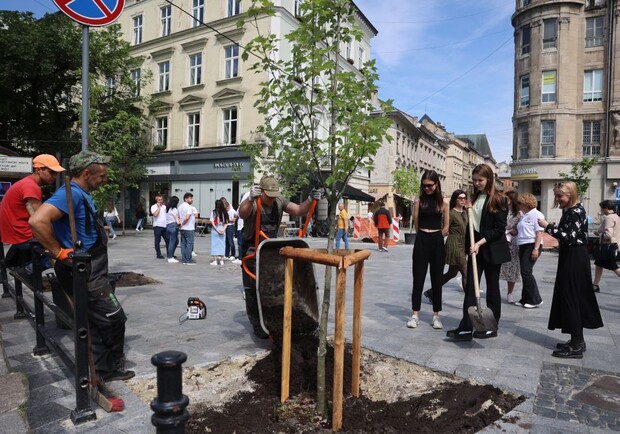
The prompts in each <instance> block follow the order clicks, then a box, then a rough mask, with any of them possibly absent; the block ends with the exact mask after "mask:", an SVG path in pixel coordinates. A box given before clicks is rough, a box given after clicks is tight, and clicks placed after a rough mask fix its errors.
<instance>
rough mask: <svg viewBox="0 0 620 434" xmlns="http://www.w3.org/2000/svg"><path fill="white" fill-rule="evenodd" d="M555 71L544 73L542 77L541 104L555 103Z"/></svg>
mask: <svg viewBox="0 0 620 434" xmlns="http://www.w3.org/2000/svg"><path fill="white" fill-rule="evenodd" d="M555 75H556V73H555V71H545V72H543V75H542V102H555V99H556V98H555Z"/></svg>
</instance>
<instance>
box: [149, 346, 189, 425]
mask: <svg viewBox="0 0 620 434" xmlns="http://www.w3.org/2000/svg"><path fill="white" fill-rule="evenodd" d="M186 360H187V354H185V353H181V352H179V351H164V352H161V353H159V354H155V355H154V356H153V357H151V363H152V364H153V365H155V366H157V397H156V398H155V399H153V401H151V409H152V410H153V412H154V414H153V416H152V417H151V423H152V424H153V425H154V426H155V427H156V428H157V433H158V434H163V433H166V434H168V433H169V434H183V433H184V432H185V423H186V422H187V420H188V419H189V413H188V411H187V406H188V405H189V398H188V397H187V396H186V395H183V382H182V366H181V365H182V364H183V362H185V361H186Z"/></svg>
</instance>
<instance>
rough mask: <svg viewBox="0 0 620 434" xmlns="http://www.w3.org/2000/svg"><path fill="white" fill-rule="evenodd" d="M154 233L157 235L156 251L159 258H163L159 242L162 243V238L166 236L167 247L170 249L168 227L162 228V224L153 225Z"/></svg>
mask: <svg viewBox="0 0 620 434" xmlns="http://www.w3.org/2000/svg"><path fill="white" fill-rule="evenodd" d="M153 235H154V236H155V253H156V254H157V257H158V258H163V255H162V254H161V249H160V248H159V244H160V243H161V238H162V237H164V242H165V243H166V249H168V234H167V233H166V228H162V227H161V226H153Z"/></svg>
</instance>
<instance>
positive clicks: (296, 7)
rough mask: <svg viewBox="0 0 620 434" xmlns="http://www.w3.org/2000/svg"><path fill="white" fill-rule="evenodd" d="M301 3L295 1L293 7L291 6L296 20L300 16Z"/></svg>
mask: <svg viewBox="0 0 620 434" xmlns="http://www.w3.org/2000/svg"><path fill="white" fill-rule="evenodd" d="M301 1H302V0H295V5H294V6H293V8H294V10H293V13H294V14H295V16H296V17H298V18H299V17H300V16H301Z"/></svg>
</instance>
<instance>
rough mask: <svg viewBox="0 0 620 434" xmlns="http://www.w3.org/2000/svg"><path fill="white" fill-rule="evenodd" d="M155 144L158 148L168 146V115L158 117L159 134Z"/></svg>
mask: <svg viewBox="0 0 620 434" xmlns="http://www.w3.org/2000/svg"><path fill="white" fill-rule="evenodd" d="M155 140H156V142H155V145H156V146H157V147H158V148H164V149H165V148H167V147H168V117H167V116H164V117H161V118H157V136H156V138H155Z"/></svg>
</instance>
